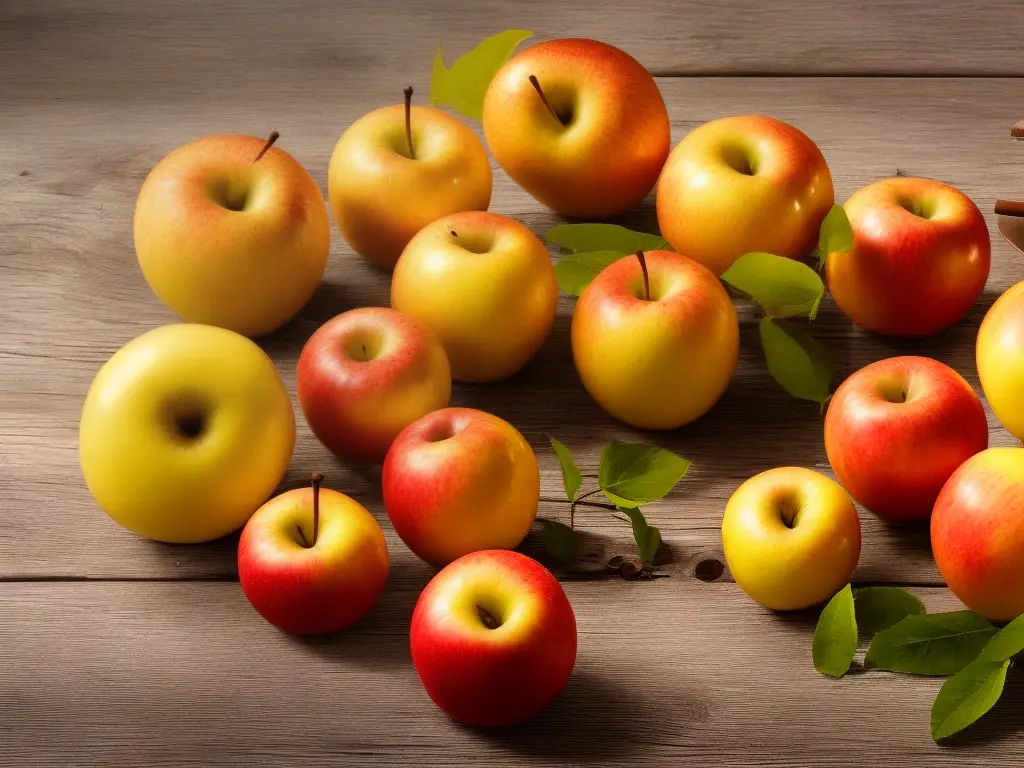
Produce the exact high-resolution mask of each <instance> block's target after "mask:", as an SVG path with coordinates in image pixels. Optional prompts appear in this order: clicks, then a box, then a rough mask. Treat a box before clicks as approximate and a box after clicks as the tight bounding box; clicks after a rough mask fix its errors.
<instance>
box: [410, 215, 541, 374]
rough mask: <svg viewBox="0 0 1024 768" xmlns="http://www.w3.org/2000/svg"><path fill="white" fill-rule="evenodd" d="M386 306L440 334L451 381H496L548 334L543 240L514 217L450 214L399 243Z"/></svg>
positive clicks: (522, 361)
mask: <svg viewBox="0 0 1024 768" xmlns="http://www.w3.org/2000/svg"><path fill="white" fill-rule="evenodd" d="M391 306H392V307H393V308H394V309H397V310H398V311H399V312H402V313H404V314H406V315H409V316H410V317H414V318H416V319H418V320H420V321H421V322H423V324H424V325H426V326H427V327H428V328H430V329H432V330H433V331H434V332H435V333H436V334H437V335H438V336H439V337H440V339H441V343H442V344H443V345H444V349H445V352H446V353H447V355H448V361H449V363H450V364H451V370H452V378H453V379H455V380H456V381H496V380H498V379H504V378H507V377H508V376H511V375H512V374H514V373H516V372H517V371H518V370H519V369H520V368H522V367H523V366H524V365H526V363H527V361H529V359H530V358H531V357H533V356H534V355H535V354H536V353H537V350H539V349H540V347H541V345H542V344H543V343H544V340H545V339H546V338H547V337H548V334H549V333H550V332H551V326H552V325H553V324H554V322H555V312H556V310H557V308H558V281H557V279H556V278H555V270H554V268H553V267H552V266H551V256H550V255H549V254H548V252H547V249H546V248H545V247H544V244H543V243H542V242H541V241H540V240H538V239H537V236H536V235H534V234H533V233H532V232H531V231H530V230H528V229H527V228H526V227H525V226H523V225H522V224H520V223H519V222H518V221H515V220H514V219H510V218H508V217H506V216H499V215H498V214H496V213H486V212H466V213H456V214H452V215H450V216H443V217H441V218H440V219H438V220H437V221H435V222H433V223H432V224H429V225H427V226H426V227H424V228H423V229H422V230H420V232H419V233H418V234H417V235H416V236H415V237H414V238H413V239H412V240H411V241H410V242H409V245H407V246H406V248H405V251H403V252H402V257H401V258H400V259H399V260H398V264H397V265H396V267H395V274H394V277H393V278H392V281H391Z"/></svg>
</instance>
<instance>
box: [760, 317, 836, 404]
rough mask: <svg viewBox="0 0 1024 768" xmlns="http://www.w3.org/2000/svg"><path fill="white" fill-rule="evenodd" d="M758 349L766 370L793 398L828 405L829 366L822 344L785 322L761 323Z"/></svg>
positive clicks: (830, 381) (772, 319) (765, 319)
mask: <svg viewBox="0 0 1024 768" xmlns="http://www.w3.org/2000/svg"><path fill="white" fill-rule="evenodd" d="M760 331H761V347H762V348H763V349H764V357H765V360H766V361H767V363H768V371H769V372H770V373H771V375H772V377H773V378H774V379H775V380H776V381H777V382H779V384H781V385H782V388H783V389H785V390H786V391H787V392H788V393H789V394H791V395H792V396H793V397H799V398H801V399H803V400H811V401H813V402H815V403H818V404H820V405H822V406H824V404H825V403H826V402H828V399H829V397H831V395H830V393H829V385H830V384H831V383H832V367H831V365H830V362H829V354H828V350H827V349H826V348H825V345H824V344H822V343H821V342H820V341H818V340H817V339H815V338H814V337H813V336H811V334H810V333H808V332H807V331H806V330H805V329H803V328H801V327H800V326H798V325H795V324H794V323H791V322H789V321H787V320H779V319H775V318H771V317H766V318H764V319H763V320H762V321H761V324H760Z"/></svg>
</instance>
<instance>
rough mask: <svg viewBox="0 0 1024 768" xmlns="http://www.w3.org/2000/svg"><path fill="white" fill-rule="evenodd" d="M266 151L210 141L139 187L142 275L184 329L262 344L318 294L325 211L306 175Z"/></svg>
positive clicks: (191, 147)
mask: <svg viewBox="0 0 1024 768" xmlns="http://www.w3.org/2000/svg"><path fill="white" fill-rule="evenodd" d="M267 145H268V142H267V141H266V140H264V139H257V138H256V137H254V136H234V135H228V136H206V137H204V138H201V139H197V140H195V141H192V142H190V143H188V144H185V145H183V146H181V147H178V148H177V149H175V150H173V151H172V152H171V153H170V154H168V155H167V156H166V157H164V158H163V159H162V160H161V161H160V162H159V163H158V164H157V165H156V167H154V168H153V170H152V171H150V173H149V175H148V176H147V177H146V180H145V182H143V184H142V189H141V191H140V192H139V198H138V200H137V202H136V204H135V224H134V227H135V250H136V252H137V255H138V260H139V266H140V267H141V268H142V274H143V276H144V277H145V278H146V282H147V283H149V286H150V288H151V289H152V290H153V292H154V293H155V294H156V295H157V298H159V299H160V301H162V302H163V303H164V304H166V305H167V306H168V307H169V308H170V309H171V310H173V311H174V312H176V313H177V314H178V315H180V316H181V317H182V318H184V319H185V320H188V321H190V322H193V323H202V324H207V325H218V326H221V327H222V328H228V329H230V330H232V331H236V332H238V333H241V334H243V335H245V336H262V335H264V334H267V333H270V332H271V331H274V330H276V329H277V328H280V327H281V326H282V325H284V324H285V323H286V322H288V320H290V319H291V318H292V317H294V316H295V314H296V313H298V311H299V310H300V309H302V307H303V306H304V305H305V304H306V302H307V301H309V299H310V297H311V296H312V295H313V292H314V291H315V290H316V288H317V286H318V285H319V284H320V278H321V277H322V276H323V272H324V268H325V267H326V266H327V254H328V251H329V248H330V235H331V232H330V222H329V221H328V219H327V206H326V205H325V204H324V199H323V196H322V195H321V194H320V189H319V187H317V184H316V182H315V181H314V180H313V177H312V176H310V175H309V173H308V172H307V171H306V169H305V168H303V167H302V166H301V165H300V164H299V163H298V162H297V161H296V160H295V158H293V157H292V156H291V155H289V154H288V153H287V152H285V151H284V150H282V149H279V148H277V147H272V148H267ZM264 149H265V150H266V151H263V150H264Z"/></svg>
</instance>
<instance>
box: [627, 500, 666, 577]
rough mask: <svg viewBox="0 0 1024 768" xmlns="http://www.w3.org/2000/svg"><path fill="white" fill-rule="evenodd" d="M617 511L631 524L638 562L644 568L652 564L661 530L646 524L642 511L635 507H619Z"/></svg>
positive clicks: (659, 540)
mask: <svg viewBox="0 0 1024 768" xmlns="http://www.w3.org/2000/svg"><path fill="white" fill-rule="evenodd" d="M619 512H621V513H622V514H624V515H626V516H627V517H628V518H629V522H630V523H632V525H633V540H634V541H635V542H636V548H637V551H638V552H639V554H640V562H641V563H643V565H644V568H650V567H651V566H652V565H654V558H655V556H656V555H657V554H658V547H660V546H661V531H659V530H658V529H657V528H655V527H654V526H653V525H648V524H647V518H646V517H644V513H643V512H641V511H640V510H639V509H637V508H636V507H619Z"/></svg>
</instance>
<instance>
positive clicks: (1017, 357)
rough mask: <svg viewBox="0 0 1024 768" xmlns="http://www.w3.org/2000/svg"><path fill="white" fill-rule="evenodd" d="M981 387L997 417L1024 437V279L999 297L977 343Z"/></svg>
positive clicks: (987, 314) (976, 353) (986, 319)
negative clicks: (1023, 395) (1023, 396)
mask: <svg viewBox="0 0 1024 768" xmlns="http://www.w3.org/2000/svg"><path fill="white" fill-rule="evenodd" d="M975 355H976V360H977V365H978V376H979V378H980V379H981V388H982V390H983V391H984V393H985V397H986V398H987V399H988V404H989V405H990V406H992V411H993V412H994V413H995V415H996V418H997V419H999V421H1001V422H1002V423H1003V426H1005V427H1006V428H1007V429H1008V430H1010V432H1012V433H1013V434H1014V436H1016V438H1017V439H1018V440H1024V398H1022V397H1021V394H1022V393H1024V282H1020V283H1017V284H1016V285H1015V286H1013V287H1012V288H1010V289H1009V290H1008V291H1006V292H1005V293H1004V294H1003V295H1002V296H1000V297H999V298H998V299H996V301H995V303H994V304H993V305H992V306H991V307H990V308H989V310H988V312H987V313H986V314H985V319H984V320H982V321H981V328H979V329H978V339H977V343H976V346H975Z"/></svg>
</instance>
